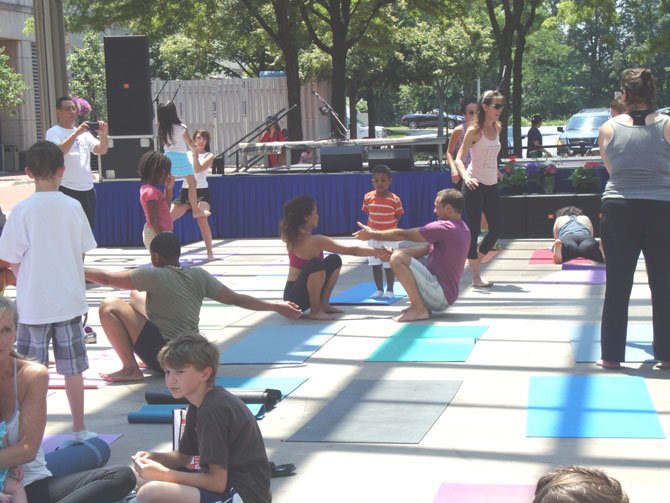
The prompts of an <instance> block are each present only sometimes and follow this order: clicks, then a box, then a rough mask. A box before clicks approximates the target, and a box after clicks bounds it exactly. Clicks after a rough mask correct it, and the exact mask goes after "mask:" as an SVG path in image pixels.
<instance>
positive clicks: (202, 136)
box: [170, 129, 214, 260]
mask: <svg viewBox="0 0 670 503" xmlns="http://www.w3.org/2000/svg"><path fill="white" fill-rule="evenodd" d="M209 141H210V134H209V131H207V130H205V129H196V130H195V132H194V133H193V148H192V149H191V153H190V156H191V160H192V162H193V171H195V181H196V193H197V194H196V196H197V199H198V206H197V210H199V211H200V213H201V214H202V216H200V217H198V219H197V222H198V227H200V234H201V235H202V240H203V241H204V242H205V248H206V249H207V260H214V251H213V249H212V229H211V228H210V226H209V222H208V221H207V216H208V215H210V214H211V213H210V208H211V204H212V196H211V194H210V193H209V187H208V185H207V172H208V171H209V168H211V167H212V163H213V162H214V154H212V153H211V152H210V151H209ZM190 188H191V185H190V183H189V180H188V179H185V180H184V185H182V189H181V193H180V194H179V197H177V199H175V200H174V201H173V202H172V208H171V209H170V216H171V217H172V221H175V220H177V219H178V218H181V217H182V216H183V215H184V214H185V213H186V212H187V211H189V210H192V206H191V203H190V201H189V193H188V192H189V189H190Z"/></svg>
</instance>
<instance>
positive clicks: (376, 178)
mask: <svg viewBox="0 0 670 503" xmlns="http://www.w3.org/2000/svg"><path fill="white" fill-rule="evenodd" d="M391 181H392V177H391V170H390V169H389V168H388V166H385V165H383V164H380V165H378V166H375V167H374V169H373V170H372V186H373V187H374V188H375V190H371V191H370V192H368V193H367V194H365V197H364V198H363V211H364V212H365V213H367V214H368V226H369V227H370V228H371V229H374V230H377V231H383V230H388V229H395V228H396V227H398V221H399V220H400V217H401V216H402V214H403V213H404V211H403V209H402V202H401V201H400V198H399V197H398V196H396V195H395V194H394V193H393V192H389V187H390V186H391ZM368 245H369V246H372V247H373V248H381V247H382V246H383V247H386V248H397V246H398V243H396V242H391V241H377V240H370V241H368ZM368 263H369V264H370V265H371V266H372V276H373V278H374V280H375V285H376V286H377V292H376V293H374V294H373V295H372V297H371V298H373V299H381V298H385V299H392V298H393V296H394V295H393V282H394V280H395V276H394V274H393V270H392V269H391V265H390V264H389V263H388V262H382V261H381V260H380V259H378V258H377V257H368ZM382 266H383V268H384V270H385V271H386V293H384V281H383V275H382Z"/></svg>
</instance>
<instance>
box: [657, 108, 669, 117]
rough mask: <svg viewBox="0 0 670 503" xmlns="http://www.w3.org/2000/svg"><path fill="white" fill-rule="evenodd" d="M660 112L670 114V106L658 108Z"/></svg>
mask: <svg viewBox="0 0 670 503" xmlns="http://www.w3.org/2000/svg"><path fill="white" fill-rule="evenodd" d="M656 111H657V112H658V113H659V114H665V115H670V107H663V108H659V109H658V110H656Z"/></svg>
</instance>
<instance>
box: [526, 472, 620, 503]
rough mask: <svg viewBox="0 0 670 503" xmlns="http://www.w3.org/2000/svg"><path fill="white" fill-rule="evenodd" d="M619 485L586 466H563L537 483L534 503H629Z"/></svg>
mask: <svg viewBox="0 0 670 503" xmlns="http://www.w3.org/2000/svg"><path fill="white" fill-rule="evenodd" d="M629 501H630V500H629V499H628V496H627V495H626V493H625V492H624V491H623V489H621V484H620V483H619V481H618V480H617V479H615V478H613V477H610V476H608V475H607V474H606V473H605V472H604V471H602V470H598V469H596V468H587V467H585V466H562V467H560V468H557V469H556V470H554V471H553V472H549V473H547V474H546V475H543V476H542V477H541V478H540V480H538V481H537V487H536V488H535V499H534V500H533V503H628V502H629Z"/></svg>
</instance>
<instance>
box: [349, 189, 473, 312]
mask: <svg viewBox="0 0 670 503" xmlns="http://www.w3.org/2000/svg"><path fill="white" fill-rule="evenodd" d="M433 211H434V212H435V215H437V221H435V222H430V223H428V224H426V225H424V226H423V227H415V228H414V229H389V230H385V231H373V230H372V229H370V228H369V227H368V226H366V225H363V224H362V223H360V222H358V226H359V227H360V230H359V231H357V232H355V233H354V236H355V237H356V238H358V239H360V240H362V241H367V240H369V239H376V240H380V241H416V242H417V245H418V246H414V247H410V248H401V249H400V250H395V251H394V252H393V255H391V261H390V262H391V269H393V272H394V273H395V276H396V278H397V279H398V281H400V283H401V284H402V286H403V287H404V288H405V291H406V292H407V296H408V297H409V301H410V306H409V308H407V309H405V310H404V311H403V313H402V314H400V315H399V316H396V317H395V318H393V319H394V320H395V321H400V322H402V321H415V320H425V319H427V318H429V317H430V315H431V312H432V311H444V310H445V309H446V308H447V307H448V306H450V305H451V304H453V303H454V302H456V299H457V298H458V293H459V286H460V282H461V276H462V275H463V266H464V264H465V259H466V257H467V253H468V247H469V246H470V230H469V229H468V226H467V225H466V224H465V222H463V220H461V212H462V211H463V195H462V194H461V193H460V192H458V191H457V190H455V189H445V190H441V191H440V192H438V193H437V197H436V198H435V208H434V210H433Z"/></svg>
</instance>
